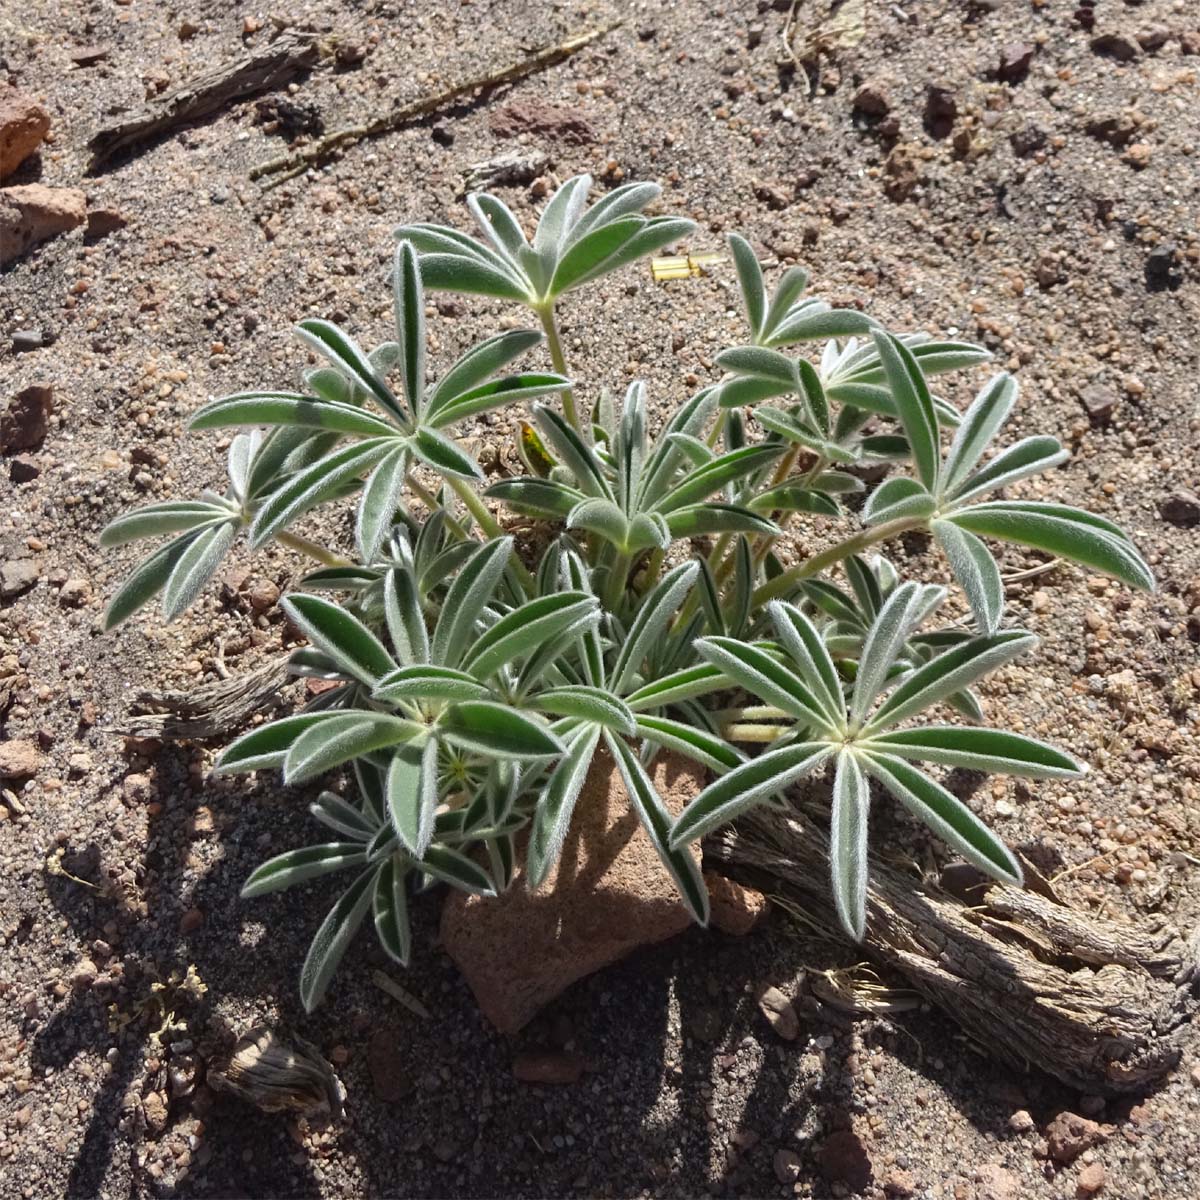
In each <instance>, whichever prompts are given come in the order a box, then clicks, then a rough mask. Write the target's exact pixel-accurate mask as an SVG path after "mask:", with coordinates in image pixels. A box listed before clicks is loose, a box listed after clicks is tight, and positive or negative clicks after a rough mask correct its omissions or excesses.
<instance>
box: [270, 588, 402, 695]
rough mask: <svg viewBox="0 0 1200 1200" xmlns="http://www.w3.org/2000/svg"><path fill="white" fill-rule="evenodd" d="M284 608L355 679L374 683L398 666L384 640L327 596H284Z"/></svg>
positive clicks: (293, 620)
mask: <svg viewBox="0 0 1200 1200" xmlns="http://www.w3.org/2000/svg"><path fill="white" fill-rule="evenodd" d="M283 609H284V612H286V613H287V615H288V618H289V619H290V620H291V622H292V623H293V624H294V625H295V626H296V628H297V629H299V630H300V632H301V633H303V634H304V636H305V637H306V638H308V640H309V641H310V642H311V643H312V644H313V645H314V646H315V647H316V648H317V649H318V650H320V651H321V653H322V654H325V655H328V657H329V658H331V659H332V660H333V661H334V662H335V663H337V665H338V666H339V667H341V668H342V670H343V671H345V672H346V673H347V674H348V675H349V676H350V677H351V678H353V679H357V680H359V681H360V682H362V683H366V684H370V685H372V686H374V684H375V683H376V682H377V681H378V680H379V679H380V677H381V676H383V675H386V674H387V673H388V672H389V671H391V670H392V669H393V668H394V667H395V665H396V664H395V663H394V662H393V661H392V656H391V655H390V654H388V652H387V650H386V649H385V648H384V645H383V643H382V642H381V641H380V640H379V639H378V638H377V637H376V636H375V635H374V634H373V633H372V632H371V631H370V630H369V629H368V628H367V627H366V626H365V625H364V624H363V623H362V622H361V621H360V620H358V618H357V617H355V616H353V615H352V614H351V613H349V612H347V611H346V610H345V609H344V608H342V607H341V606H340V605H337V604H334V603H333V602H332V601H329V600H326V599H325V598H324V597H323V596H313V595H305V594H304V593H302V592H300V593H295V594H293V595H291V596H288V597H286V598H285V599H284V601H283Z"/></svg>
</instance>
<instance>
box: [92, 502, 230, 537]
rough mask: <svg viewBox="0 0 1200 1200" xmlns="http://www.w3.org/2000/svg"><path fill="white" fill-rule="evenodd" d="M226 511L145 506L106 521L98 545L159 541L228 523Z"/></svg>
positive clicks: (193, 505)
mask: <svg viewBox="0 0 1200 1200" xmlns="http://www.w3.org/2000/svg"><path fill="white" fill-rule="evenodd" d="M229 517H230V510H229V508H228V507H226V506H225V505H223V504H214V503H209V502H207V501H204V500H183V501H178V500H168V501H165V502H164V503H162V504H148V505H146V506H145V507H144V508H135V509H134V510H133V511H132V512H127V513H122V514H121V516H119V517H117V518H115V519H114V520H112V521H110V522H109V523H108V524H107V525H106V526H105V527H104V529H103V530H102V531H101V533H100V545H101V546H103V547H105V548H107V547H110V546H124V545H127V544H128V543H129V542H136V541H140V540H141V539H142V538H152V537H162V536H163V535H164V534H167V533H182V532H184V531H185V530H189V529H192V530H195V529H200V528H201V527H202V526H205V525H211V524H216V523H217V522H220V521H228V520H229Z"/></svg>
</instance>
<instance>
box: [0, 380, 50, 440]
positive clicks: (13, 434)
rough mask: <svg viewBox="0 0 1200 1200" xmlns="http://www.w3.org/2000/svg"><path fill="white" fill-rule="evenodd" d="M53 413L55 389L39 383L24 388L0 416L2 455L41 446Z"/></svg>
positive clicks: (10, 401)
mask: <svg viewBox="0 0 1200 1200" xmlns="http://www.w3.org/2000/svg"><path fill="white" fill-rule="evenodd" d="M53 411H54V390H53V388H49V387H44V386H43V385H41V384H36V383H35V384H32V385H31V386H30V387H27V388H22V389H21V390H20V391H19V392H17V394H16V395H15V396H13V397H12V399H11V400H9V402H8V404H7V405H6V406H5V408H4V412H3V413H0V452H3V453H4V454H15V453H16V452H17V451H18V450H33V449H36V448H37V447H38V446H40V445H41V444H42V439H43V438H44V437H45V436H46V430H47V428H48V427H49V422H50V414H51V413H52V412H53Z"/></svg>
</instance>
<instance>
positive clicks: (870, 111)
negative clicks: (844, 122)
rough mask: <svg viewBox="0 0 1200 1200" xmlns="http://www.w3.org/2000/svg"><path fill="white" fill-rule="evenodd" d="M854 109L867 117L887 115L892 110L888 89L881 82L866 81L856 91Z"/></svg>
mask: <svg viewBox="0 0 1200 1200" xmlns="http://www.w3.org/2000/svg"><path fill="white" fill-rule="evenodd" d="M854 111H855V112H860V113H862V114H863V115H864V116H867V117H886V116H887V115H888V113H889V112H891V111H892V102H891V100H890V98H889V97H888V93H887V89H886V88H884V86H883V85H882V84H881V83H871V82H868V83H864V84H863V85H862V87H860V88H859V89H858V91H857V92H856V93H855V96H854Z"/></svg>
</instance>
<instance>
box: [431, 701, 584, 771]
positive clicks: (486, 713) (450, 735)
mask: <svg viewBox="0 0 1200 1200" xmlns="http://www.w3.org/2000/svg"><path fill="white" fill-rule="evenodd" d="M437 730H438V733H439V734H441V735H442V736H444V737H445V738H447V739H448V740H449V741H451V742H453V743H454V744H455V745H457V746H461V747H462V748H463V749H465V750H474V751H476V752H478V753H479V754H486V755H492V756H494V757H496V758H511V759H517V760H530V761H534V760H537V759H539V758H554V757H556V756H557V755H559V754H561V753H562V751H563V745H562V742H561V741H559V739H558V738H557V737H555V736H554V734H553V733H551V731H550V730H549V729H548V728H547V727H546V726H544V725H542V724H541V723H540V722H538V721H536V720H534V719H533V718H532V717H528V716H525V715H524V714H522V713H519V712H518V711H517V710H516V709H514V708H508V707H506V706H505V705H503V704H494V703H491V702H490V701H486V700H467V701H463V702H461V703H459V704H453V705H451V706H450V707H449V708H448V709H447V710H446V712H445V713H444V714H443V716H442V717H441V718H440V719H439V721H438V724H437Z"/></svg>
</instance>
